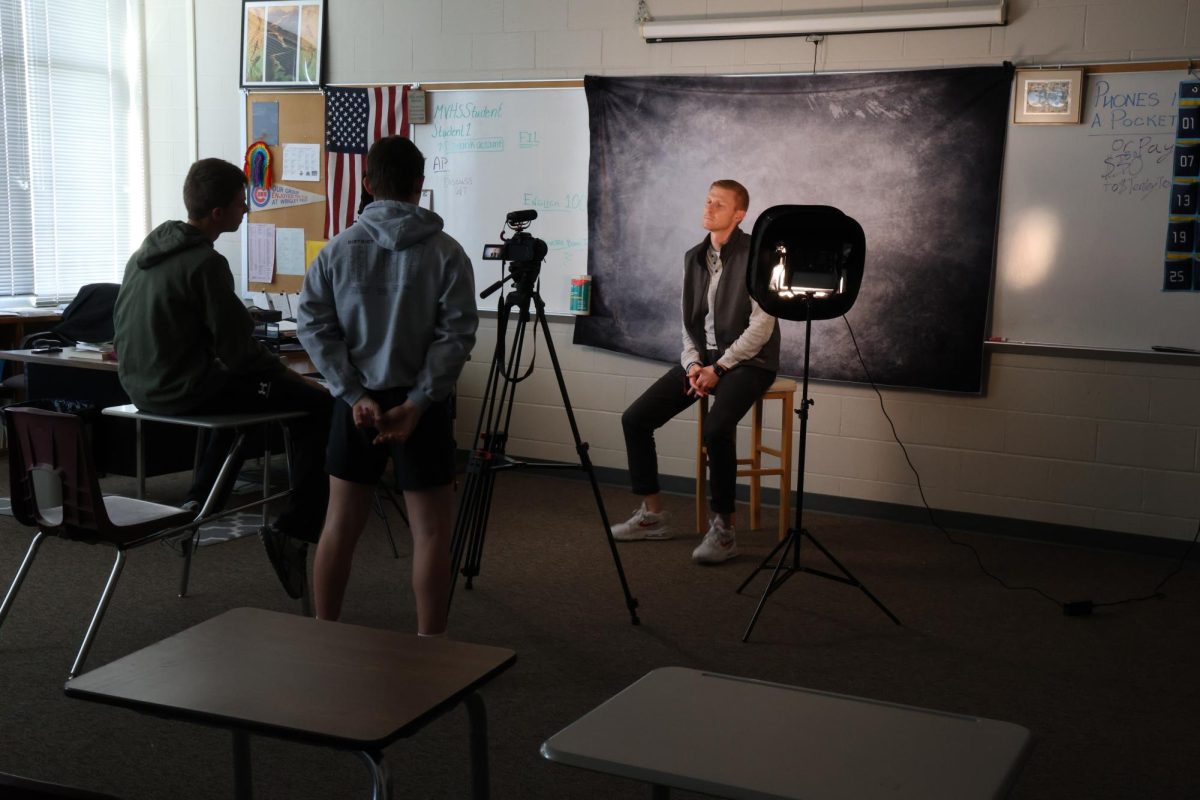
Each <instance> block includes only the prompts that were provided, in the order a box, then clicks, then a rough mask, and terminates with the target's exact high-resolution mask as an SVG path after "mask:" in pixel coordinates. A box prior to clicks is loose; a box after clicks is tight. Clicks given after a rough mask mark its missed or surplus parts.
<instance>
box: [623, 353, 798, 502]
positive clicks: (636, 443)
mask: <svg viewBox="0 0 1200 800" xmlns="http://www.w3.org/2000/svg"><path fill="white" fill-rule="evenodd" d="M774 380H775V373H774V372H770V371H768V370H765V369H759V368H758V367H750V366H740V367H737V368H736V369H732V370H730V371H729V372H727V373H726V374H725V377H723V378H721V380H720V381H718V382H717V389H716V391H715V392H713V394H712V398H711V399H710V400H709V403H710V405H709V409H708V416H707V417H706V418H705V420H704V446H705V447H706V448H708V477H709V485H710V487H711V488H710V490H709V494H710V496H711V500H710V502H709V507H710V508H712V510H713V513H715V514H732V513H733V508H734V506H733V499H734V487H735V485H736V484H737V424H738V421H739V420H740V419H741V418H742V417H744V416H746V412H747V411H749V410H750V409H751V408H752V407H753V406H754V401H755V400H757V399H758V398H760V397H762V396H763V393H764V392H766V391H767V389H768V388H770V386H771V383H772V382H773V381H774ZM687 389H688V380H687V375H686V373H684V371H683V367H681V366H679V365H675V366H674V367H672V368H671V369H670V371H668V372H667V374H666V375H663V376H662V377H661V378H659V379H658V380H657V381H655V383H654V384H653V385H652V386H651V387H650V388H649V389H647V390H646V391H645V392H644V393H643V394H642V396H641V397H639V398H638V399H637V400H634V401H633V405H631V406H629V408H628V409H626V411H625V413H624V414H623V415H622V416H621V427H623V428H624V429H625V451H626V453H627V454H628V456H629V477H630V482H631V483H632V486H633V493H634V494H639V495H648V494H657V493H658V491H659V486H658V453H657V452H656V450H655V448H654V431H656V430H658V429H659V428H661V427H662V426H663V425H666V424H667V422H668V421H670V420H671V419H672V418H673V417H675V415H677V414H678V413H679V412H681V411H683V410H684V409H686V408H687V407H688V406H690V405H692V403H695V402H696V399H697V398H695V397H689V396H688V394H687Z"/></svg>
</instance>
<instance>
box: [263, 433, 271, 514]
mask: <svg viewBox="0 0 1200 800" xmlns="http://www.w3.org/2000/svg"><path fill="white" fill-rule="evenodd" d="M262 435H263V462H262V463H263V475H262V496H263V504H262V524H263V527H264V528H265V527H267V526H268V525H270V524H271V515H270V514H268V513H267V505H268V504H267V498H268V497H270V496H271V424H270V423H269V422H264V423H263V426H262Z"/></svg>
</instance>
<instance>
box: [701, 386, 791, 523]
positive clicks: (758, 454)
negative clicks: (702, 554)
mask: <svg viewBox="0 0 1200 800" xmlns="http://www.w3.org/2000/svg"><path fill="white" fill-rule="evenodd" d="M795 394H796V382H795V381H793V380H790V379H788V378H776V379H775V382H774V383H772V384H771V386H770V387H769V388H768V389H767V391H766V392H765V393H763V396H762V397H760V398H759V399H757V400H755V401H754V411H753V413H754V416H753V419H752V421H751V423H750V457H749V458H739V459H738V460H737V465H738V468H737V476H738V477H739V478H749V479H750V529H751V530H757V529H758V523H759V516H760V515H759V506H760V504H761V501H762V478H763V476H771V475H777V476H779V539H780V540H781V541H782V540H783V538H784V537H785V536H787V531H788V526H789V525H790V524H791V520H790V517H791V508H792V413H793V411H792V408H793V405H794V404H793V396H794V395H795ZM767 400H778V401H779V405H780V415H779V444H780V446H779V447H778V448H774V447H768V446H767V445H765V444H763V440H762V418H763V403H764V402H765V401H767ZM707 416H708V398H707V397H701V398H700V423H699V424H698V425H697V426H696V532H697V533H704V532H705V531H707V530H708V518H709V515H708V484H707V481H706V478H707V473H708V451H707V450H706V449H705V447H704V419H705V417H707ZM764 454H765V455H769V456H773V457H775V458H776V459H778V460H779V465H778V466H775V467H764V466H763V465H762V457H763V455H764Z"/></svg>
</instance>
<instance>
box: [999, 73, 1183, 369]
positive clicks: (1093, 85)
mask: <svg viewBox="0 0 1200 800" xmlns="http://www.w3.org/2000/svg"><path fill="white" fill-rule="evenodd" d="M1186 77H1187V74H1186V72H1183V71H1159V72H1126V73H1105V74H1092V75H1089V76H1088V79H1087V82H1086V84H1085V100H1086V102H1085V105H1084V111H1083V124H1081V125H1011V124H1010V127H1009V131H1008V142H1007V150H1006V154H1005V162H1004V163H1005V166H1004V178H1003V183H1002V186H1001V201H1000V230H999V241H998V243H997V256H996V259H997V260H996V284H995V293H994V304H993V318H992V335H993V337H1000V338H1003V339H1007V340H1008V341H1015V342H1037V343H1045V344H1059V345H1070V346H1078V347H1094V348H1098V349H1132V350H1146V349H1149V348H1150V347H1151V346H1153V345H1173V346H1182V347H1192V348H1200V293H1197V292H1164V291H1162V285H1163V276H1164V266H1163V265H1164V260H1165V257H1164V253H1165V249H1166V238H1167V215H1168V206H1169V202H1170V190H1171V174H1172V166H1173V161H1172V156H1173V149H1174V142H1175V119H1176V116H1175V114H1176V106H1177V101H1176V95H1177V92H1178V88H1179V82H1180V81H1181V80H1182V79H1184V78H1186Z"/></svg>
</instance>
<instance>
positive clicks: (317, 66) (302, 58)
mask: <svg viewBox="0 0 1200 800" xmlns="http://www.w3.org/2000/svg"><path fill="white" fill-rule="evenodd" d="M324 31H325V0H243V2H242V71H241V74H242V82H241V85H242V87H243V88H259V87H262V88H271V89H288V88H308V87H312V88H316V87H318V86H320V85H321V64H322V62H323V58H324V54H323V53H322V44H323V42H324V38H325V37H324Z"/></svg>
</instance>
